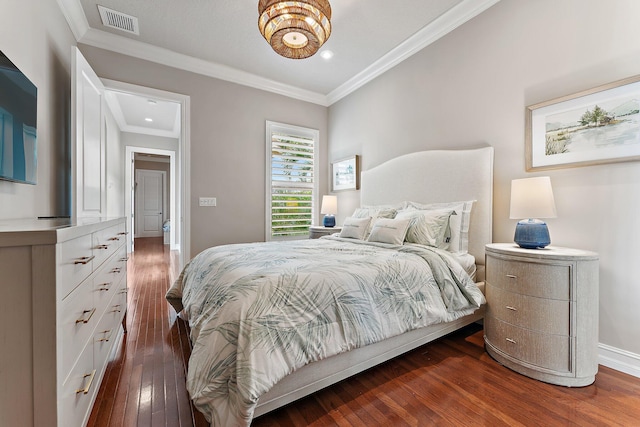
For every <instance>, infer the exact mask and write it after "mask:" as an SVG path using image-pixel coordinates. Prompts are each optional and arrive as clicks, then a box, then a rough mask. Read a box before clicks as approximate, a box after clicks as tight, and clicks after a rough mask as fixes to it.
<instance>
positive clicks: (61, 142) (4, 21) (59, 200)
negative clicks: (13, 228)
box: [0, 0, 75, 219]
mask: <svg viewBox="0 0 640 427" xmlns="http://www.w3.org/2000/svg"><path fill="white" fill-rule="evenodd" d="M0 40H1V43H0V50H2V51H3V52H4V54H5V55H7V56H8V57H9V59H11V61H12V62H13V63H14V64H15V65H16V66H17V67H18V68H20V70H21V71H22V72H23V73H24V74H25V75H26V76H27V77H28V78H29V79H30V80H31V81H32V82H33V84H35V85H36V87H37V88H38V134H37V138H38V142H37V144H38V148H37V155H38V184H37V185H27V184H17V183H12V182H8V181H1V180H0V219H9V218H25V217H30V218H33V217H35V216H47V215H69V214H70V203H71V202H70V200H69V197H70V196H69V194H70V193H69V188H70V176H69V173H70V161H69V147H70V145H69V139H70V136H69V122H70V119H69V108H70V99H71V86H70V80H71V78H70V71H69V70H70V63H71V46H73V45H75V40H74V38H73V35H72V33H71V31H70V30H69V26H68V25H67V22H66V21H65V19H64V17H63V15H62V13H61V12H60V9H59V7H58V4H57V2H55V1H42V0H2V6H1V7H0Z"/></svg>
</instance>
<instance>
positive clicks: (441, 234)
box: [396, 209, 454, 249]
mask: <svg viewBox="0 0 640 427" xmlns="http://www.w3.org/2000/svg"><path fill="white" fill-rule="evenodd" d="M453 213H454V211H453V210H452V209H434V210H404V211H399V212H398V214H397V215H396V219H404V218H408V219H409V229H408V230H407V236H406V237H405V240H406V241H407V242H409V243H418V244H421V245H427V246H433V247H436V248H442V249H444V248H447V247H448V246H449V242H445V236H446V235H447V232H448V229H449V217H450V216H451V214H453Z"/></svg>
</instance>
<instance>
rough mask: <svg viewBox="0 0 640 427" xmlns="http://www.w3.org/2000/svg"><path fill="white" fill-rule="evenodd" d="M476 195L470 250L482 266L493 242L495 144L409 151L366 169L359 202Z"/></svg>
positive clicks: (425, 200)
mask: <svg viewBox="0 0 640 427" xmlns="http://www.w3.org/2000/svg"><path fill="white" fill-rule="evenodd" d="M464 200H475V201H476V202H475V203H474V206H473V209H472V211H471V219H470V224H469V253H470V254H472V255H473V256H474V257H475V258H476V264H478V265H484V246H485V245H486V244H487V243H491V240H492V235H491V228H492V216H493V215H492V209H493V147H484V148H478V149H471V150H433V151H420V152H416V153H411V154H406V155H403V156H400V157H396V158H394V159H391V160H389V161H387V162H385V163H382V164H380V165H378V166H375V167H372V168H370V169H368V170H365V171H363V172H362V176H361V192H360V202H361V204H362V205H383V204H392V203H401V202H404V201H413V202H420V203H437V202H455V201H464Z"/></svg>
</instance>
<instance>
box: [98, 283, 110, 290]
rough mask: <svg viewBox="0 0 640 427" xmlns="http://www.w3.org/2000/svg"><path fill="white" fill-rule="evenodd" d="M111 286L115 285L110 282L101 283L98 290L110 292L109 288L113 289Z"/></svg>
mask: <svg viewBox="0 0 640 427" xmlns="http://www.w3.org/2000/svg"><path fill="white" fill-rule="evenodd" d="M111 285H113V283H112V282H109V283H101V284H100V285H98V286H100V287H99V288H98V290H99V291H108V290H109V288H110V287H111Z"/></svg>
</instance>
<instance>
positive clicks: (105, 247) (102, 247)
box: [96, 245, 109, 249]
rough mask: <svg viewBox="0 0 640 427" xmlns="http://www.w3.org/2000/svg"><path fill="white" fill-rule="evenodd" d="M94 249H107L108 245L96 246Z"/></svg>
mask: <svg viewBox="0 0 640 427" xmlns="http://www.w3.org/2000/svg"><path fill="white" fill-rule="evenodd" d="M96 249H109V245H98V246H96Z"/></svg>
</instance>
